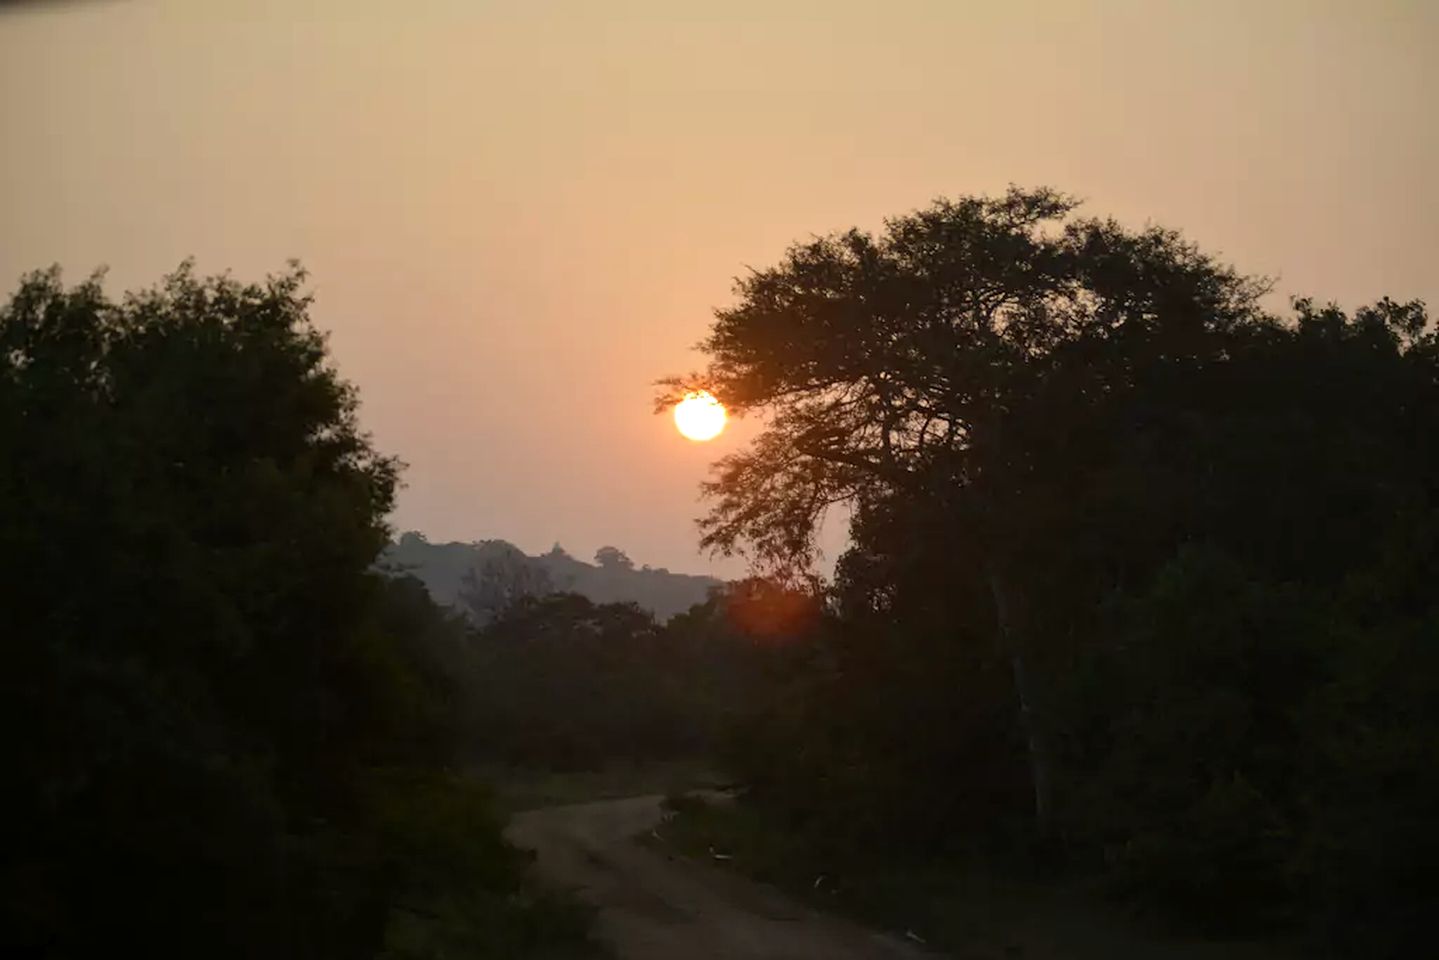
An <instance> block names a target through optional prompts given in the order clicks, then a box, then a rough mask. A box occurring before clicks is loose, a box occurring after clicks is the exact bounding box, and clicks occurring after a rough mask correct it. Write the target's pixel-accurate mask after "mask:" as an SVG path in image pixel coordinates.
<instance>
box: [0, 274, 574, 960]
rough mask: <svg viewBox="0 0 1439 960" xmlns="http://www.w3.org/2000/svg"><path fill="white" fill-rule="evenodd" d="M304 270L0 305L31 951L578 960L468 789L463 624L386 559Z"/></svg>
mask: <svg viewBox="0 0 1439 960" xmlns="http://www.w3.org/2000/svg"><path fill="white" fill-rule="evenodd" d="M302 281H303V275H302V274H301V273H300V272H299V271H298V270H292V271H290V272H287V273H285V274H282V275H280V276H277V277H274V278H271V279H270V280H269V281H267V282H265V283H262V284H241V283H238V282H236V281H234V280H231V279H229V278H225V277H221V278H210V279H202V278H199V277H196V276H195V275H193V274H192V272H191V271H190V270H189V269H188V268H182V269H181V270H180V271H179V272H177V273H175V274H174V275H172V276H170V277H167V278H166V279H165V280H164V281H163V282H162V283H161V284H160V285H159V286H157V287H156V288H154V289H151V290H145V291H141V292H138V293H135V294H131V295H128V296H126V297H125V298H124V299H122V300H119V301H115V300H111V299H109V298H108V297H107V296H106V294H105V293H104V291H103V289H102V287H101V285H100V282H99V280H98V278H97V279H92V280H89V281H86V282H83V283H81V284H79V285H77V286H73V287H66V286H65V285H63V284H62V282H61V278H60V275H59V273H58V271H55V270H51V271H46V272H41V273H36V274H31V275H30V276H28V277H26V278H25V279H24V280H23V282H22V283H21V285H20V287H19V289H18V290H17V291H16V293H15V294H14V295H13V296H12V297H11V299H10V300H9V302H8V303H6V304H5V305H4V306H3V307H0V444H3V448H0V502H3V503H4V505H5V508H4V510H3V511H0V556H3V557H4V558H5V569H4V574H3V580H4V582H5V585H6V593H5V602H4V620H5V622H4V628H3V632H4V636H5V640H6V644H7V650H8V651H9V653H10V661H9V663H8V667H7V669H6V671H5V674H4V681H3V683H4V695H3V697H0V701H3V703H4V709H5V711H6V713H5V718H6V722H5V723H4V724H3V727H4V736H5V737H6V740H5V746H6V751H5V753H6V756H7V757H8V758H9V763H10V767H11V771H10V772H11V781H10V782H11V787H10V789H9V791H8V793H9V796H8V799H9V801H10V806H9V811H10V814H9V816H7V818H6V820H5V824H6V825H5V833H4V846H5V859H4V866H3V867H0V885H3V888H4V891H5V896H4V898H3V900H0V903H3V908H0V909H3V911H4V914H3V926H4V929H5V941H6V942H7V943H8V944H9V945H10V947H11V952H10V955H12V956H53V957H78V956H97V955H102V954H104V955H111V954H113V955H117V956H118V955H139V956H192V957H199V956H204V957H237V958H239V957H244V958H252V957H259V956H264V957H276V958H278V957H296V958H324V957H345V958H352V957H372V956H384V957H390V958H396V960H398V958H422V957H423V958H438V957H453V956H461V955H462V956H467V957H497V958H499V957H503V958H515V957H526V956H532V955H533V956H546V955H571V954H573V953H574V952H575V951H583V950H584V949H585V927H586V918H585V916H584V913H583V911H582V910H580V909H579V908H578V907H576V906H574V905H572V904H568V903H565V902H563V901H561V900H560V899H558V898H555V897H553V896H550V895H545V894H540V893H537V892H535V891H532V890H529V889H527V887H526V886H525V883H524V882H523V869H524V866H525V863H526V857H525V856H524V855H523V854H522V853H521V852H520V851H517V850H515V849H513V848H511V847H510V846H508V845H507V844H505V843H504V842H503V841H502V840H501V838H500V826H501V820H500V817H499V816H498V815H497V813H496V811H495V804H494V801H493V798H492V797H491V795H490V793H489V791H488V789H487V788H485V787H483V786H482V785H480V784H478V783H476V782H474V781H473V780H471V779H470V778H467V777H464V776H461V775H459V774H457V773H456V772H455V771H456V770H457V769H458V764H459V760H460V757H461V752H462V744H463V740H462V737H463V735H464V727H463V724H462V722H461V718H462V717H463V715H464V704H465V702H466V696H467V694H466V692H465V688H464V686H463V681H464V679H465V678H464V675H463V671H462V670H461V669H460V664H461V663H462V662H463V652H464V651H463V642H464V640H465V636H466V634H465V628H464V627H463V625H462V624H460V623H459V622H458V621H457V620H456V618H454V617H453V616H452V615H451V614H449V613H447V612H445V611H442V610H441V609H439V608H438V607H436V606H435V605H434V603H433V602H431V600H430V599H429V596H428V594H427V593H426V591H425V590H424V588H423V587H422V586H421V585H420V584H419V583H418V582H416V581H412V580H396V579H391V578H389V577H386V576H383V575H381V574H379V573H377V572H375V571H374V570H373V564H374V562H375V559H376V557H377V555H378V554H379V551H380V550H381V548H382V547H383V546H384V545H385V543H386V541H387V538H388V533H389V531H388V530H387V529H386V526H385V516H386V514H387V513H388V512H389V509H390V507H391V504H392V501H393V495H394V490H395V485H396V481H397V477H398V472H399V464H398V463H396V461H394V460H393V459H391V458H389V457H386V456H384V455H382V454H380V453H379V452H377V451H376V450H375V449H374V448H373V447H372V446H371V444H370V442H369V439H368V438H367V437H366V436H365V435H364V434H363V433H362V432H361V431H360V429H359V426H358V423H357V420H356V396H355V391H354V389H353V388H352V387H351V386H350V385H348V384H347V383H346V382H345V381H344V380H342V379H340V377H339V376H338V375H337V374H336V372H335V371H334V369H333V368H332V366H331V365H330V363H329V360H328V356H327V351H326V347H325V342H324V339H323V337H322V336H321V335H320V334H319V332H317V331H316V330H315V329H314V327H313V326H312V325H311V324H310V322H309V319H308V317H307V308H308V303H309V301H308V299H307V297H306V295H305V294H304V293H303V291H302ZM557 951H558V954H557Z"/></svg>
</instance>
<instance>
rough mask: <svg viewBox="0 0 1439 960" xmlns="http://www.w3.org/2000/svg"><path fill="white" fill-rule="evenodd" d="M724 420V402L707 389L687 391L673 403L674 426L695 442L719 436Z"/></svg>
mask: <svg viewBox="0 0 1439 960" xmlns="http://www.w3.org/2000/svg"><path fill="white" fill-rule="evenodd" d="M725 420H726V416H725V409H724V404H722V403H720V402H719V401H718V400H716V399H715V398H714V395H713V394H712V393H710V392H709V391H708V390H698V391H696V392H694V393H687V394H685V398H684V399H683V400H681V401H680V402H679V403H677V404H675V426H676V427H677V428H679V432H680V433H681V434H683V435H684V436H685V437H687V438H689V439H690V440H694V441H696V442H697V443H703V442H704V441H706V440H713V439H714V438H715V437H717V436H719V435H720V432H721V431H722V430H724V425H725Z"/></svg>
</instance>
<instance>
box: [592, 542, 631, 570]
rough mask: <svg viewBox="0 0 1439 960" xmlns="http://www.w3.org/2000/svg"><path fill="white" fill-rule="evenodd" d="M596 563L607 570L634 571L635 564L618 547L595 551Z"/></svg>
mask: <svg viewBox="0 0 1439 960" xmlns="http://www.w3.org/2000/svg"><path fill="white" fill-rule="evenodd" d="M595 563H597V564H599V565H600V567H601V568H602V569H605V570H633V569H634V568H635V562H634V561H633V560H631V559H630V558H629V557H628V556H627V555H626V554H625V552H624V551H623V550H620V549H618V548H617V547H600V548H599V549H598V550H596V551H595Z"/></svg>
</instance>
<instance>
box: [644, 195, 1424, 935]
mask: <svg viewBox="0 0 1439 960" xmlns="http://www.w3.org/2000/svg"><path fill="white" fill-rule="evenodd" d="M1073 208H1074V204H1073V203H1072V202H1071V201H1070V200H1068V199H1067V198H1065V197H1063V196H1061V195H1058V194H1055V193H1053V192H1051V191H1032V192H1026V191H1021V190H1013V191H1011V192H1010V193H1009V194H1008V195H1007V196H1005V197H1002V198H999V199H962V200H959V201H956V202H941V203H938V204H936V205H934V206H933V207H931V208H929V209H927V210H923V211H920V212H918V213H915V214H912V215H909V216H905V217H901V218H897V219H895V220H892V221H890V222H889V223H888V224H887V226H886V229H885V231H884V232H883V233H882V234H881V235H879V236H873V235H870V234H867V233H863V232H860V231H851V232H848V233H845V234H842V235H839V236H833V237H824V238H820V239H817V240H814V241H812V242H810V243H807V244H804V245H801V246H797V247H795V248H793V249H792V250H791V251H790V252H789V254H788V256H787V257H786V258H785V259H784V261H783V262H782V263H780V264H779V265H778V266H776V267H774V268H771V269H767V270H761V271H758V272H755V273H754V274H752V275H750V276H749V277H747V278H745V279H743V280H742V281H741V282H740V284H739V287H738V296H739V299H738V303H737V304H736V305H735V306H733V307H731V308H729V309H726V310H723V311H721V312H719V314H718V315H717V319H716V322H715V325H714V328H713V331H712V333H711V335H710V337H709V339H708V340H707V341H706V343H705V344H704V346H705V348H706V350H707V351H708V352H709V354H710V356H711V359H712V363H711V366H710V368H709V369H708V370H707V371H705V372H704V373H701V374H697V375H692V376H691V377H688V378H677V379H676V380H674V381H672V382H671V383H670V386H671V387H672V388H673V389H674V390H685V389H691V388H694V387H698V386H703V387H705V388H707V389H710V390H711V391H712V392H714V393H715V394H716V395H717V396H719V397H721V398H722V399H723V400H724V401H725V402H726V403H727V404H728V405H730V407H731V408H732V409H736V410H739V411H741V412H743V411H760V412H763V413H766V414H767V415H768V417H769V419H768V420H767V421H766V426H765V429H764V430H763V432H762V433H761V434H760V436H759V437H758V439H757V440H756V441H755V443H754V444H753V446H752V447H751V448H750V449H749V450H746V451H743V452H741V453H738V454H734V455H731V456H730V457H727V458H725V459H724V460H722V461H721V462H720V463H719V465H718V469H717V473H716V476H715V479H714V480H713V481H712V482H711V483H710V484H709V485H708V487H707V491H708V493H709V494H710V496H711V497H712V498H713V504H714V507H713V510H712V511H711V513H710V515H709V517H708V518H707V520H706V521H705V526H704V529H705V537H706V542H707V543H708V544H709V545H710V546H712V547H715V548H718V549H721V550H740V549H743V550H747V551H749V552H750V553H751V555H752V556H753V557H754V558H755V559H756V560H757V561H758V562H759V563H760V564H761V565H762V566H765V567H767V568H770V569H774V570H778V571H779V572H781V573H789V574H792V573H793V572H795V571H799V570H803V569H805V567H806V565H807V563H808V562H809V561H810V560H811V559H812V556H813V553H812V545H813V543H814V532H815V529H816V526H817V523H818V522H819V519H820V518H821V517H822V516H823V513H824V511H825V509H826V508H827V507H828V506H830V505H832V504H836V503H846V504H848V505H849V506H850V507H851V508H852V509H853V511H854V514H853V515H854V522H853V528H852V534H853V546H852V548H851V549H850V551H849V552H848V553H847V554H846V555H845V556H844V557H843V558H842V560H841V562H840V565H839V569H838V572H837V577H836V583H835V585H834V588H833V591H832V595H831V599H832V602H833V605H834V609H835V611H836V613H837V615H838V616H837V620H836V621H835V623H834V624H833V626H832V628H831V629H830V630H828V631H827V632H826V636H825V639H824V641H823V643H822V646H823V650H824V655H823V656H816V657H814V658H812V661H811V663H812V664H813V666H812V667H811V668H810V669H808V670H806V671H803V672H801V673H800V674H799V675H798V676H797V677H796V678H795V679H794V680H793V683H792V685H791V687H790V688H789V689H788V690H787V691H786V692H785V694H784V695H783V696H781V697H778V698H776V700H775V701H774V703H773V704H772V706H771V708H770V714H769V715H768V716H767V717H765V718H764V719H763V720H762V721H761V722H758V723H754V724H751V725H750V726H749V728H748V729H749V731H750V735H749V736H748V738H747V739H746V740H745V741H744V743H743V745H742V749H740V750H739V751H738V752H737V753H736V756H735V762H736V763H737V765H738V766H739V767H740V768H741V770H742V772H743V773H745V774H746V775H747V776H748V778H749V779H751V780H752V781H753V783H754V785H755V788H754V791H753V798H754V800H755V801H756V802H758V803H760V804H763V805H765V806H766V807H767V809H769V810H770V811H771V812H772V813H773V814H774V815H777V816H781V817H785V818H787V820H788V822H790V823H791V824H792V826H793V827H794V829H797V830H810V831H813V832H814V833H815V834H816V835H817V836H823V837H825V838H827V839H828V840H829V842H830V843H831V844H832V845H835V846H838V847H844V848H846V849H847V850H848V851H850V852H854V851H866V852H869V853H873V852H874V851H877V850H884V851H886V852H887V854H889V855H893V856H900V857H902V856H906V855H911V856H924V857H929V858H932V857H935V856H937V855H943V854H944V853H946V852H948V853H952V854H954V855H956V856H958V855H961V854H965V853H972V852H975V851H976V850H977V849H979V848H988V849H989V851H990V852H994V851H995V850H996V849H997V850H1000V851H1006V850H1007V851H1010V852H1013V851H1016V850H1026V851H1029V852H1031V853H1033V852H1037V851H1039V852H1043V853H1044V855H1045V856H1048V857H1054V856H1057V855H1063V856H1064V857H1065V858H1067V861H1068V862H1069V863H1071V864H1072V865H1074V866H1076V867H1079V868H1084V867H1089V868H1092V869H1095V870H1098V871H1100V872H1102V873H1103V874H1104V875H1106V876H1107V877H1109V878H1110V879H1111V880H1112V881H1113V882H1114V884H1115V886H1116V888H1118V889H1121V890H1124V891H1127V892H1128V893H1129V894H1130V895H1131V896H1132V897H1133V898H1134V899H1135V901H1136V902H1139V903H1142V904H1144V905H1146V906H1148V907H1151V908H1154V909H1156V910H1160V911H1163V912H1165V913H1166V914H1168V915H1170V916H1173V917H1177V918H1180V919H1182V920H1183V921H1185V922H1188V923H1194V924H1197V925H1199V926H1202V927H1203V928H1206V929H1209V930H1214V931H1234V930H1238V929H1282V928H1292V927H1295V926H1305V927H1309V928H1311V929H1314V930H1316V931H1317V932H1319V933H1322V934H1323V939H1324V941H1325V942H1327V943H1329V944H1331V945H1337V946H1341V947H1347V948H1350V949H1352V950H1354V951H1356V952H1363V953H1368V954H1371V955H1398V954H1402V953H1403V951H1404V950H1406V949H1408V950H1411V951H1412V950H1414V949H1416V948H1417V947H1418V946H1420V945H1421V944H1422V942H1423V941H1422V940H1421V938H1420V919H1421V918H1422V917H1423V916H1424V914H1425V913H1427V912H1429V911H1432V910H1433V909H1435V908H1436V906H1439V899H1436V895H1439V885H1436V882H1435V879H1434V877H1435V873H1434V871H1433V869H1432V864H1433V863H1434V862H1435V855H1436V853H1439V822H1436V821H1435V819H1434V818H1433V816H1432V812H1433V811H1434V810H1439V599H1436V594H1435V592H1434V589H1433V584H1434V583H1435V574H1436V573H1439V339H1436V334H1435V332H1434V330H1433V329H1432V327H1431V326H1430V325H1429V324H1428V320H1427V317H1426V314H1425V312H1424V308H1423V306H1422V304H1418V303H1404V304H1401V303H1395V302H1392V301H1388V300H1384V301H1381V302H1379V303H1378V304H1376V305H1374V306H1372V307H1367V308H1364V309H1361V310H1358V311H1356V312H1354V313H1352V314H1350V313H1346V312H1344V311H1341V310H1340V309H1338V308H1335V307H1323V306H1317V305H1315V304H1313V303H1311V302H1308V301H1298V302H1296V303H1295V304H1294V307H1293V310H1292V313H1291V314H1289V315H1286V316H1278V315H1274V314H1272V313H1271V312H1269V311H1268V310H1267V309H1266V308H1265V306H1264V304H1263V299H1262V298H1263V296H1264V294H1265V291H1266V288H1265V286H1264V285H1263V284H1261V283H1259V282H1256V281H1253V280H1250V279H1247V278H1245V277H1243V276H1241V275H1238V274H1236V273H1234V272H1233V271H1232V270H1230V269H1228V268H1226V267H1224V266H1222V265H1220V264H1218V263H1216V262H1215V261H1214V260H1212V259H1211V258H1209V257H1207V256H1205V255H1204V254H1202V253H1200V252H1199V251H1197V250H1196V249H1194V248H1193V247H1191V246H1189V245H1187V244H1186V243H1184V242H1183V241H1182V239H1181V238H1180V237H1179V236H1178V235H1177V234H1175V233H1172V232H1170V231H1166V230H1161V229H1158V228H1151V229H1146V230H1143V231H1140V232H1133V231H1129V230H1126V229H1124V228H1122V227H1120V226H1118V225H1117V224H1115V223H1113V222H1110V221H1103V220H1090V219H1079V218H1075V217H1073V216H1072V211H1073ZM671 396H673V394H672V393H666V394H665V397H671ZM1426 811H1428V812H1427V813H1426ZM840 852H842V851H837V853H836V855H837V856H838V855H839V854H840Z"/></svg>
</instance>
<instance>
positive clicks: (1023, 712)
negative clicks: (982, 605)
mask: <svg viewBox="0 0 1439 960" xmlns="http://www.w3.org/2000/svg"><path fill="white" fill-rule="evenodd" d="M989 592H990V595H991V596H992V597H993V598H994V619H995V623H996V624H997V626H998V627H999V636H1000V642H1001V643H1002V644H1003V647H1004V650H1005V652H1006V653H1007V654H1008V656H1009V666H1010V669H1011V671H1013V674H1014V692H1015V696H1016V697H1017V698H1018V700H1019V723H1020V727H1021V728H1022V729H1023V730H1024V736H1025V740H1026V742H1027V746H1028V749H1029V777H1030V782H1031V783H1032V784H1033V786H1034V820H1035V824H1036V825H1037V826H1038V828H1039V832H1040V833H1041V834H1048V833H1049V827H1050V809H1051V800H1052V787H1051V780H1050V764H1049V756H1048V751H1047V750H1046V749H1045V738H1044V733H1043V731H1041V730H1040V729H1039V721H1038V719H1037V717H1036V716H1035V710H1034V693H1033V690H1032V689H1031V687H1030V679H1029V670H1028V667H1027V665H1026V663H1025V658H1024V649H1023V645H1022V643H1021V641H1020V640H1019V638H1018V637H1017V636H1016V631H1015V629H1014V622H1013V619H1012V612H1011V609H1010V595H1009V591H1008V590H1007V589H1006V587H1005V584H1004V581H1003V579H1002V578H1001V577H1000V576H999V574H997V573H995V572H994V571H993V570H992V569H991V570H990V573H989Z"/></svg>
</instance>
